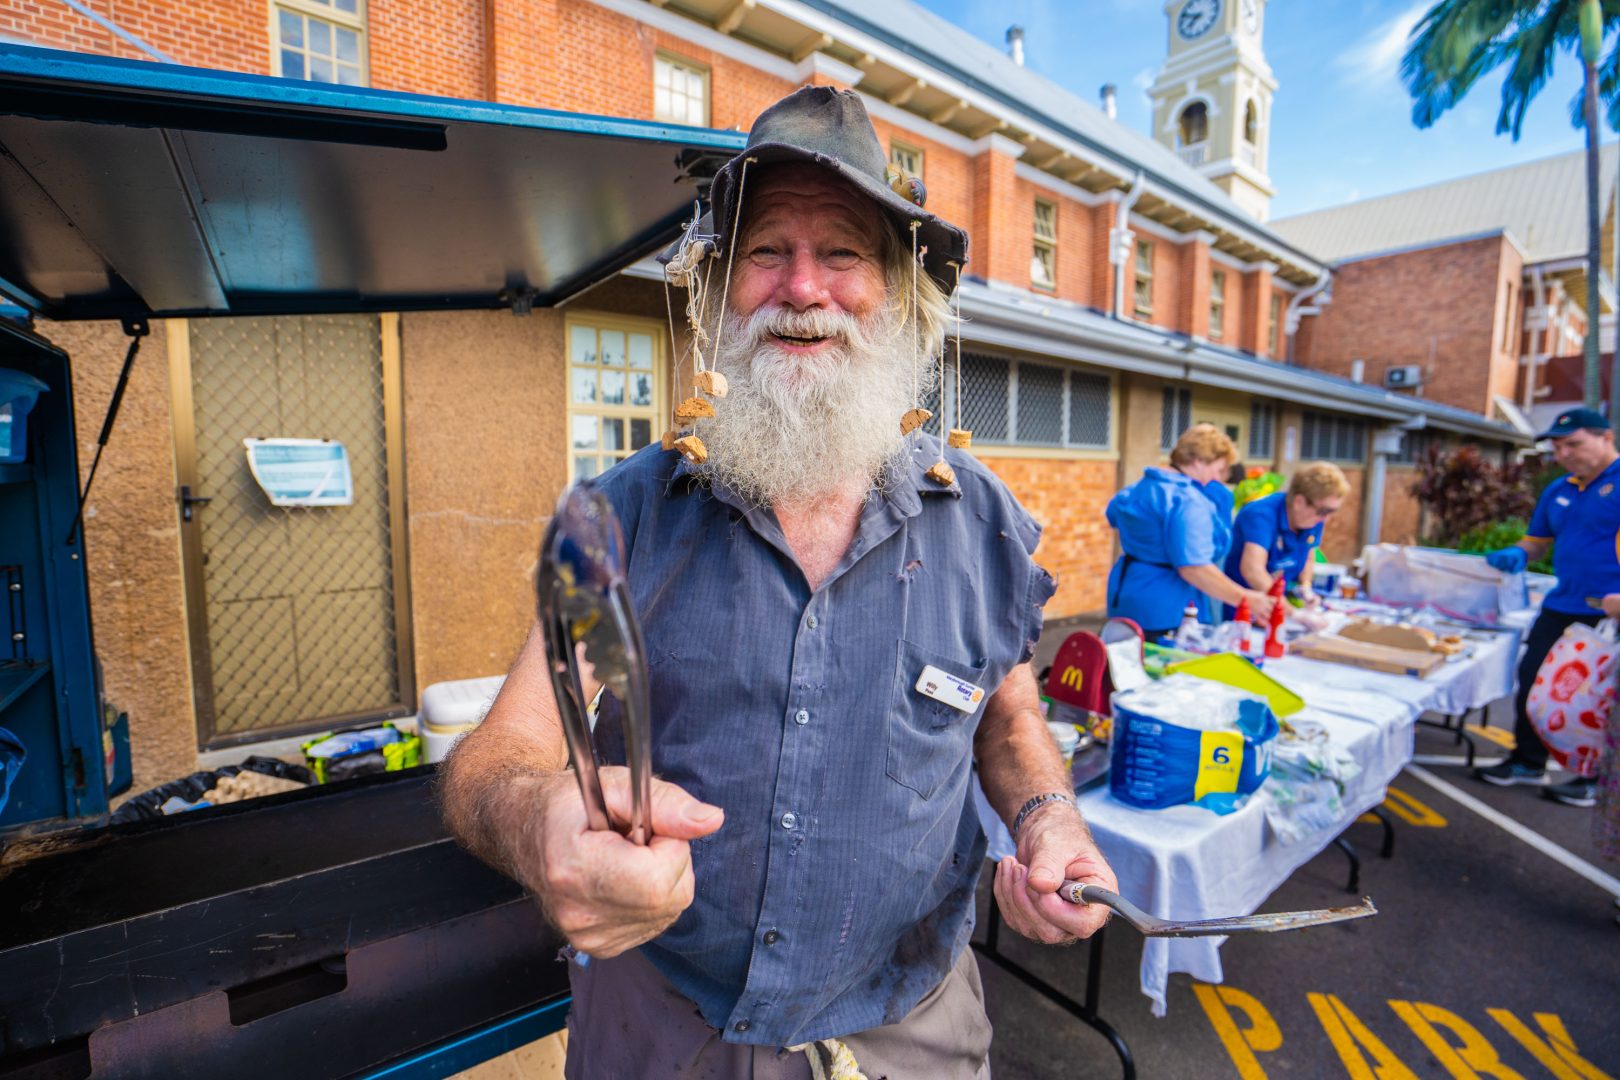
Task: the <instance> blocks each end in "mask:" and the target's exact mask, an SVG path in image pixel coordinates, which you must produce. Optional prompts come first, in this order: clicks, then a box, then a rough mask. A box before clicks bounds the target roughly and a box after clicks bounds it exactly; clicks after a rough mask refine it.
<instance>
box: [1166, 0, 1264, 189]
mask: <svg viewBox="0 0 1620 1080" xmlns="http://www.w3.org/2000/svg"><path fill="white" fill-rule="evenodd" d="M1164 13H1165V15H1166V16H1167V17H1168V19H1169V24H1170V25H1169V32H1170V48H1169V57H1168V58H1167V59H1166V60H1165V62H1164V67H1162V68H1160V69H1159V76H1158V78H1157V79H1155V80H1154V82H1153V86H1152V87H1151V88H1150V89H1149V90H1148V97H1150V98H1151V99H1152V101H1153V137H1154V138H1155V139H1157V140H1159V141H1160V142H1162V143H1164V144H1165V145H1166V146H1168V147H1170V148H1171V149H1172V150H1174V151H1175V153H1176V155H1177V156H1178V157H1180V158H1181V160H1182V161H1185V162H1186V163H1187V164H1189V165H1191V166H1192V167H1193V168H1195V169H1197V170H1198V171H1199V172H1201V173H1203V174H1204V175H1205V176H1207V177H1209V178H1210V179H1211V180H1213V181H1214V182H1215V183H1216V184H1217V185H1218V186H1220V187H1221V188H1223V189H1224V190H1225V191H1226V193H1227V194H1228V195H1231V196H1232V198H1233V199H1234V200H1235V201H1236V202H1237V204H1238V205H1239V206H1241V207H1243V208H1244V209H1245V210H1247V211H1248V212H1249V213H1251V214H1253V215H1254V216H1255V218H1256V219H1258V220H1260V221H1264V220H1265V219H1266V215H1267V213H1268V211H1269V209H1270V206H1271V197H1272V196H1273V195H1275V194H1276V190H1275V189H1274V188H1273V187H1272V186H1271V177H1270V176H1269V175H1268V173H1267V158H1268V156H1269V154H1268V151H1269V144H1270V135H1271V97H1272V94H1273V93H1275V92H1276V89H1277V80H1276V79H1275V78H1273V77H1272V74H1271V68H1270V66H1269V65H1267V63H1266V58H1265V54H1264V52H1263V51H1262V49H1261V45H1260V43H1261V40H1262V34H1263V33H1264V31H1265V19H1266V0H1166V3H1165V5H1164Z"/></svg>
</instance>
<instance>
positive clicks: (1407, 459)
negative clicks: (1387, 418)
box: [1389, 431, 1440, 465]
mask: <svg viewBox="0 0 1620 1080" xmlns="http://www.w3.org/2000/svg"><path fill="white" fill-rule="evenodd" d="M1439 445H1440V440H1439V439H1437V438H1436V437H1435V434H1434V432H1432V431H1408V432H1406V433H1405V435H1404V436H1403V437H1402V438H1401V448H1400V450H1399V451H1397V452H1396V453H1394V454H1392V455H1390V459H1389V460H1390V461H1391V462H1393V463H1394V464H1396V465H1416V464H1417V463H1418V462H1420V461H1422V460H1423V458H1424V455H1426V454H1427V453H1428V452H1429V447H1431V446H1439Z"/></svg>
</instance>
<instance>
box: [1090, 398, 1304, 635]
mask: <svg viewBox="0 0 1620 1080" xmlns="http://www.w3.org/2000/svg"><path fill="white" fill-rule="evenodd" d="M1236 459H1237V450H1236V448H1235V447H1233V445H1232V440H1231V439H1229V438H1227V437H1226V435H1225V433H1224V432H1222V431H1221V430H1220V429H1218V428H1216V427H1215V425H1213V424H1194V425H1193V426H1192V427H1190V428H1188V429H1187V430H1186V432H1185V433H1183V434H1182V436H1181V438H1180V439H1178V440H1176V446H1175V449H1174V450H1172V451H1171V452H1170V467H1169V468H1168V469H1161V468H1159V467H1157V466H1152V467H1149V468H1148V469H1147V470H1145V471H1144V472H1143V474H1142V479H1140V480H1138V481H1137V482H1136V483H1134V484H1131V485H1130V486H1128V487H1126V488H1124V489H1123V490H1121V491H1120V492H1119V493H1118V494H1116V495H1115V496H1114V497H1113V498H1112V499H1111V500H1109V503H1108V523H1109V524H1110V525H1112V526H1113V527H1114V528H1115V529H1117V530H1118V531H1119V546H1120V549H1121V550H1122V552H1123V554H1121V555H1120V557H1119V558H1118V559H1117V560H1116V561H1115V562H1114V567H1113V569H1112V570H1110V571H1109V574H1108V614H1109V616H1110V617H1116V616H1119V617H1124V618H1128V619H1133V620H1135V622H1136V623H1137V625H1139V626H1140V627H1141V628H1142V629H1143V631H1144V632H1145V633H1146V634H1147V635H1148V637H1149V638H1150V639H1151V638H1154V637H1156V636H1158V635H1161V634H1166V633H1169V632H1170V631H1172V630H1174V629H1175V628H1176V627H1177V626H1178V625H1179V624H1180V623H1181V616H1182V612H1183V611H1184V610H1185V609H1186V607H1187V606H1188V605H1189V604H1191V605H1192V606H1193V607H1195V608H1198V609H1199V610H1203V608H1204V606H1205V605H1204V603H1203V599H1202V598H1203V597H1204V596H1208V597H1210V598H1211V599H1213V600H1216V601H1219V602H1221V603H1226V604H1233V605H1236V604H1238V603H1239V602H1240V601H1242V600H1248V601H1249V610H1250V613H1251V614H1252V616H1253V617H1254V618H1255V619H1256V620H1258V621H1264V620H1265V619H1267V618H1269V617H1270V615H1271V603H1272V601H1271V597H1270V596H1268V595H1266V594H1265V593H1263V592H1258V591H1256V590H1253V589H1247V588H1244V587H1243V586H1242V585H1239V584H1238V583H1237V582H1235V581H1233V580H1232V579H1231V578H1229V577H1227V576H1226V573H1225V572H1224V571H1223V570H1222V569H1221V563H1222V562H1223V561H1224V560H1225V558H1226V549H1227V546H1228V545H1229V544H1230V542H1231V538H1232V518H1231V513H1230V511H1229V510H1228V511H1226V512H1222V510H1221V509H1220V508H1219V507H1217V505H1216V503H1215V501H1214V500H1212V499H1211V498H1210V497H1209V494H1208V492H1207V491H1206V490H1205V485H1207V484H1210V483H1212V482H1218V481H1219V480H1220V479H1221V478H1222V477H1224V476H1225V475H1226V470H1227V468H1228V467H1229V466H1230V465H1231V464H1232V462H1233V461H1235V460H1236Z"/></svg>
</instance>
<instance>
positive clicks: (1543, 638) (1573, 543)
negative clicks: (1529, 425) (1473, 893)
mask: <svg viewBox="0 0 1620 1080" xmlns="http://www.w3.org/2000/svg"><path fill="white" fill-rule="evenodd" d="M1539 438H1543V439H1551V440H1552V445H1553V457H1554V458H1555V459H1556V460H1557V462H1558V464H1559V465H1561V466H1563V468H1564V469H1565V471H1567V472H1568V473H1569V475H1568V476H1564V477H1560V478H1559V479H1558V480H1555V481H1553V482H1552V483H1551V484H1549V485H1548V486H1547V490H1546V491H1544V492H1542V493H1541V500H1540V501H1539V502H1537V503H1536V512H1535V514H1534V515H1533V516H1532V517H1531V518H1530V529H1529V535H1527V536H1526V537H1525V538H1524V539H1523V540H1520V541H1519V542H1518V543H1517V544H1515V545H1513V546H1512V547H1508V548H1503V549H1501V550H1500V551H1493V552H1491V553H1490V554H1489V555H1487V556H1485V559H1486V561H1487V562H1489V563H1490V564H1491V565H1492V566H1494V567H1496V568H1497V569H1498V570H1503V571H1506V572H1508V573H1513V572H1515V571H1518V570H1523V569H1524V568H1525V566H1526V565H1528V564H1529V562H1530V560H1532V559H1539V558H1542V557H1543V556H1545V555H1546V554H1547V548H1548V547H1549V546H1552V547H1553V571H1554V573H1556V574H1557V575H1558V586H1557V588H1555V589H1553V591H1552V592H1550V593H1548V594H1547V599H1546V600H1545V601H1543V602H1542V605H1541V614H1540V615H1538V616H1537V617H1536V621H1535V624H1534V625H1532V626H1531V627H1530V637H1529V640H1528V641H1527V642H1526V643H1525V650H1524V656H1523V658H1522V659H1521V660H1520V661H1519V689H1518V694H1517V696H1516V697H1515V698H1514V707H1515V710H1516V715H1515V719H1514V724H1513V736H1514V739H1515V740H1517V745H1515V747H1514V749H1513V753H1512V754H1510V755H1509V756H1508V759H1507V760H1506V761H1504V762H1502V763H1501V764H1500V765H1495V766H1492V767H1491V768H1488V769H1476V770H1475V772H1474V774H1475V775H1476V776H1477V777H1478V778H1479V779H1481V780H1487V781H1489V782H1490V783H1493V784H1500V785H1504V786H1505V785H1508V784H1537V785H1542V784H1546V783H1547V748H1546V746H1544V745H1543V744H1542V742H1541V739H1540V737H1539V736H1537V735H1536V729H1535V728H1534V727H1532V726H1531V725H1530V720H1529V718H1528V717H1527V716H1526V715H1525V701H1526V700H1527V699H1528V698H1529V696H1530V686H1531V684H1532V683H1534V682H1535V679H1536V672H1537V671H1539V670H1540V669H1541V662H1542V660H1544V659H1546V656H1547V652H1548V650H1550V649H1551V648H1552V647H1553V643H1554V642H1556V641H1557V640H1558V639H1559V638H1560V637H1561V636H1563V633H1564V631H1565V629H1567V628H1568V627H1569V626H1571V625H1573V624H1574V623H1585V624H1586V625H1587V626H1591V625H1594V624H1595V623H1596V622H1597V621H1598V620H1599V619H1601V618H1603V598H1604V597H1605V596H1607V595H1608V594H1610V593H1617V592H1620V454H1617V453H1616V452H1615V448H1614V431H1613V430H1612V429H1611V428H1610V427H1609V421H1608V420H1607V419H1605V418H1604V416H1603V414H1602V413H1599V412H1596V411H1595V410H1592V409H1570V410H1569V411H1567V412H1564V413H1561V414H1560V415H1559V417H1558V419H1557V421H1555V422H1554V424H1553V426H1552V427H1550V428H1548V429H1547V430H1546V431H1544V432H1542V433H1541V435H1540V436H1539ZM1555 541H1556V546H1554V543H1555ZM1543 794H1545V795H1546V796H1547V797H1548V798H1551V799H1554V800H1556V801H1558V802H1562V803H1567V804H1569V805H1571V806H1591V805H1592V804H1593V803H1594V802H1595V801H1596V800H1595V796H1594V791H1593V783H1592V781H1590V780H1580V779H1577V780H1573V781H1571V782H1569V783H1566V784H1555V785H1552V786H1550V787H1547V788H1546V789H1545V790H1544V792H1543Z"/></svg>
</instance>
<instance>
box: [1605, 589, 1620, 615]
mask: <svg viewBox="0 0 1620 1080" xmlns="http://www.w3.org/2000/svg"><path fill="white" fill-rule="evenodd" d="M1603 614H1605V615H1607V616H1608V617H1609V618H1611V619H1620V593H1615V592H1612V593H1610V594H1609V595H1608V596H1605V597H1604V598H1603Z"/></svg>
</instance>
